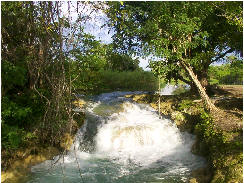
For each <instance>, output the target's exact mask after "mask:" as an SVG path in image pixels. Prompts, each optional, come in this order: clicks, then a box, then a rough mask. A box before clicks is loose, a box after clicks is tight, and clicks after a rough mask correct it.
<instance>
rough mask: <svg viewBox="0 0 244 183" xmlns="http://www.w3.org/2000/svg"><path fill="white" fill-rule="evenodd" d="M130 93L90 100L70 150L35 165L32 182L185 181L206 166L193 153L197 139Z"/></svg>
mask: <svg viewBox="0 0 244 183" xmlns="http://www.w3.org/2000/svg"><path fill="white" fill-rule="evenodd" d="M131 93H133V92H112V93H104V94H101V95H98V96H96V97H92V98H90V99H89V102H88V103H87V106H86V108H85V113H86V121H85V124H84V125H83V127H82V128H81V129H80V130H79V131H78V132H77V134H76V137H75V140H74V143H73V145H72V147H71V149H70V151H68V152H66V153H65V154H63V155H60V156H57V157H54V159H53V160H48V161H45V162H43V163H41V164H38V165H36V166H33V167H32V168H31V172H32V173H31V177H30V180H29V181H28V183H46V182H50V183H61V182H64V183H76V182H84V183H132V182H133V183H137V182H138V183H142V182H148V183H149V182H161V183H163V182H165V183H170V182H172V183H175V182H179V183H180V182H187V180H188V178H189V176H190V173H191V171H192V170H194V169H197V168H199V167H202V166H204V164H205V160H204V158H202V157H199V156H196V155H194V154H192V153H191V146H192V145H193V143H194V141H195V137H194V136H193V135H191V134H189V133H186V132H184V133H183V132H180V131H179V129H178V128H177V127H176V125H175V124H174V122H173V121H171V120H170V119H167V118H164V117H163V118H162V119H160V118H159V116H158V114H157V111H155V110H154V109H153V108H151V107H149V106H148V105H145V104H138V103H135V102H133V101H132V100H131V99H128V98H125V97H124V95H125V94H131ZM134 93H135V92H134ZM76 111H79V109H76Z"/></svg>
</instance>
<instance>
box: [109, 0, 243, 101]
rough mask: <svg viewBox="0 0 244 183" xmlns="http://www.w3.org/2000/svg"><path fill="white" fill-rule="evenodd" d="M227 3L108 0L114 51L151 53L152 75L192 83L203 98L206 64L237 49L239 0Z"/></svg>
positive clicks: (238, 45) (239, 39)
mask: <svg viewBox="0 0 244 183" xmlns="http://www.w3.org/2000/svg"><path fill="white" fill-rule="evenodd" d="M231 3H232V2H186V1H181V2H124V3H120V2H112V3H109V4H110V8H109V10H108V13H107V14H108V17H109V18H110V21H111V23H110V25H111V27H113V28H114V29H115V30H116V34H115V35H114V41H115V42H116V43H117V45H119V46H118V48H119V51H126V50H128V49H130V50H133V51H139V52H140V53H139V54H144V55H145V54H154V55H155V56H156V57H157V58H158V59H157V61H154V62H151V63H150V67H151V69H152V71H153V72H154V73H155V74H156V75H160V76H164V78H166V79H167V80H171V79H175V80H178V79H180V80H183V81H184V82H186V83H189V84H191V86H194V85H195V86H196V87H197V88H198V90H199V93H200V94H201V95H202V97H203V98H205V101H207V100H208V99H207V98H206V97H207V96H206V93H205V91H204V86H207V85H208V83H206V81H207V80H206V79H207V71H208V67H209V65H210V64H211V63H213V62H215V61H217V60H219V59H221V58H223V57H224V56H225V55H226V54H227V53H230V52H233V51H242V28H241V27H242V23H241V22H242V2H234V3H233V4H231ZM230 4H231V5H230ZM229 5H230V6H229ZM232 19H234V22H231V21H230V20H232ZM136 46H138V47H139V49H138V48H136ZM202 86H203V87H202ZM204 96H205V97H204Z"/></svg>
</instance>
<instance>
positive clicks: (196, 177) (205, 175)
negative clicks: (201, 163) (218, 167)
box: [189, 167, 212, 183]
mask: <svg viewBox="0 0 244 183" xmlns="http://www.w3.org/2000/svg"><path fill="white" fill-rule="evenodd" d="M191 177H193V178H191V179H190V181H189V182H190V183H208V182H210V181H211V178H212V172H211V171H210V168H209V167H203V168H198V169H196V170H194V171H192V173H191Z"/></svg>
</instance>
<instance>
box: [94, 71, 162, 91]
mask: <svg viewBox="0 0 244 183" xmlns="http://www.w3.org/2000/svg"><path fill="white" fill-rule="evenodd" d="M98 75H99V87H98V90H99V92H110V91H155V90H157V89H158V88H157V87H158V84H157V83H158V80H157V78H155V77H154V76H153V74H152V73H151V72H147V71H123V72H117V71H110V70H106V71H100V72H99V73H98Z"/></svg>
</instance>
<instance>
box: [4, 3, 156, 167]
mask: <svg viewBox="0 0 244 183" xmlns="http://www.w3.org/2000/svg"><path fill="white" fill-rule="evenodd" d="M91 4H92V3H91ZM83 5H84V4H83V3H81V4H80V5H78V6H79V7H80V6H83ZM61 6H62V3H61V2H3V3H2V5H1V10H2V15H1V16H2V17H1V18H2V27H1V30H2V50H1V51H2V61H1V63H2V70H1V71H2V88H1V90H2V111H1V114H2V123H1V129H2V134H1V139H2V149H1V150H2V165H3V166H2V167H3V168H5V167H7V166H8V165H9V163H11V162H8V161H7V160H8V159H11V157H12V156H14V150H18V149H19V148H22V147H28V146H30V143H31V144H33V143H39V144H43V145H44V144H46V145H54V146H59V144H60V138H62V134H63V133H65V132H70V131H72V130H74V126H75V124H74V123H73V112H72V110H71V107H72V100H73V99H74V97H73V95H72V93H77V92H79V93H83V94H85V95H92V94H96V93H99V92H107V91H114V90H155V89H156V88H155V87H156V85H155V82H156V79H155V78H154V76H153V75H152V73H150V72H145V71H143V70H142V69H141V68H139V60H138V59H133V58H132V57H131V56H130V55H127V54H119V53H115V52H113V49H112V46H113V45H112V44H110V45H105V44H102V43H101V42H100V41H97V40H95V38H94V36H92V35H89V34H87V33H85V32H84V31H83V27H82V26H81V24H82V22H83V21H84V20H85V19H87V18H89V17H83V18H82V17H81V13H82V12H81V13H80V19H79V20H77V21H76V22H72V21H70V20H69V19H68V18H67V17H64V16H62V12H61ZM84 6H85V5H84ZM77 8H78V7H77ZM71 26H72V28H70V27H71ZM69 28H70V29H69ZM72 30H75V31H74V32H73V33H72V34H71V33H70V34H69V35H66V32H67V31H70V32H71V31H72ZM77 30H78V31H77Z"/></svg>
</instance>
